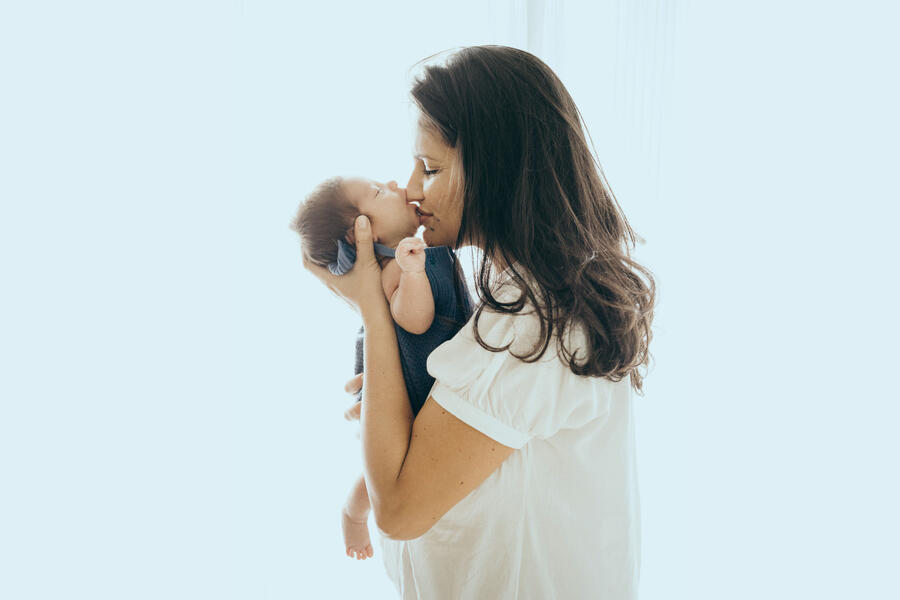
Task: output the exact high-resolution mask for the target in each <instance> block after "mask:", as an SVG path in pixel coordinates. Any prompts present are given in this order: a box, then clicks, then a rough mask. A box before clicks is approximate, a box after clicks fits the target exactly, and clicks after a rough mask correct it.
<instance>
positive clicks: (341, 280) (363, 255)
mask: <svg viewBox="0 0 900 600" xmlns="http://www.w3.org/2000/svg"><path fill="white" fill-rule="evenodd" d="M355 233H356V262H355V263H354V264H353V268H352V269H350V271H348V272H347V273H345V274H343V275H332V274H331V272H330V271H329V270H328V269H326V268H325V267H320V266H318V265H314V264H312V263H310V262H309V261H307V260H306V257H305V256H304V257H303V267H304V268H305V269H306V270H307V271H309V272H310V273H312V274H313V275H315V276H316V277H317V278H318V279H319V281H321V282H322V283H324V284H325V285H326V286H327V287H328V289H330V290H331V291H332V292H334V293H335V295H337V296H338V297H339V298H341V299H342V300H344V301H345V302H346V303H347V304H349V305H350V307H351V308H352V309H353V310H355V311H356V312H358V313H362V312H363V309H364V308H365V307H366V306H367V305H369V304H370V303H373V302H381V303H383V304H385V305H386V304H387V299H386V298H385V297H384V289H383V288H382V286H381V267H380V266H379V265H378V261H377V260H375V248H374V246H373V245H372V228H371V227H370V226H369V219H368V218H366V216H365V215H360V216H359V217H357V219H356V223H355Z"/></svg>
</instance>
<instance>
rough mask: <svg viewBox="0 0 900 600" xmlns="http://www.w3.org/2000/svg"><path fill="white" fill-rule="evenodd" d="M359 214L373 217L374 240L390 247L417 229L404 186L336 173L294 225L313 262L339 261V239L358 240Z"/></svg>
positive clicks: (313, 195)
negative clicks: (355, 224) (356, 231)
mask: <svg viewBox="0 0 900 600" xmlns="http://www.w3.org/2000/svg"><path fill="white" fill-rule="evenodd" d="M359 215H366V216H367V217H368V218H369V223H370V224H371V226H372V237H373V239H374V240H375V241H376V242H378V243H380V244H384V245H385V246H389V247H391V248H395V247H396V246H397V244H399V243H400V240H402V239H403V238H406V237H410V236H413V235H415V234H416V230H417V229H418V228H419V217H418V216H417V215H416V207H415V205H413V204H407V202H406V190H404V189H402V188H400V187H398V186H397V182H396V181H390V182H388V183H386V184H383V183H378V182H375V181H372V180H371V179H363V178H360V177H352V178H346V179H345V178H342V177H332V178H331V179H327V180H325V181H323V182H322V183H320V184H319V185H318V186H316V188H315V189H314V190H313V191H312V192H311V193H310V194H309V195H308V196H307V197H306V200H304V202H303V204H301V205H300V210H299V211H298V212H297V216H296V217H295V218H294V220H293V222H292V223H291V229H293V230H294V231H296V232H297V233H298V234H300V239H301V241H302V244H303V253H304V254H305V255H306V257H307V258H308V259H309V261H310V262H312V263H313V264H316V265H320V266H323V267H327V266H328V265H329V264H332V263H334V262H335V261H336V260H337V253H338V244H337V242H338V240H340V239H344V240H346V241H347V242H348V243H350V244H353V243H355V237H354V235H353V224H354V222H355V221H356V217H358V216H359Z"/></svg>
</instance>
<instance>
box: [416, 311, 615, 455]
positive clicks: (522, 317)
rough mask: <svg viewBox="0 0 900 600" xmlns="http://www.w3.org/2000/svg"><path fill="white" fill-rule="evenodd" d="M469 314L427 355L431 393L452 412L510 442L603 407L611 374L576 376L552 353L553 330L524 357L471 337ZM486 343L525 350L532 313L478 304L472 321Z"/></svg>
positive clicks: (520, 442)
mask: <svg viewBox="0 0 900 600" xmlns="http://www.w3.org/2000/svg"><path fill="white" fill-rule="evenodd" d="M474 321H475V319H474V317H473V318H472V319H470V320H469V322H468V323H467V324H466V325H465V327H463V328H462V329H461V330H460V331H459V332H458V333H457V334H456V336H454V337H453V338H452V339H450V340H448V341H446V342H444V343H443V344H441V345H440V346H438V347H437V348H436V349H435V350H434V351H433V352H432V353H431V355H430V356H429V357H428V363H427V365H428V373H429V374H430V375H431V376H432V377H434V378H435V383H434V386H433V387H432V388H431V396H432V397H433V398H434V400H435V401H436V402H437V403H438V404H440V405H441V406H442V407H443V408H444V409H445V410H447V411H448V412H450V413H452V414H453V415H454V416H456V417H457V418H458V419H460V420H461V421H463V422H464V423H466V424H467V425H469V426H470V427H473V428H475V429H477V430H478V431H480V432H482V433H484V434H485V435H487V436H488V437H490V438H493V439H494V440H496V441H498V442H499V443H501V444H503V445H504V446H508V447H510V448H516V449H518V448H521V447H523V446H524V445H525V444H526V443H528V441H529V440H530V439H531V438H533V437H538V438H547V437H550V436H552V435H554V434H555V433H557V432H558V431H559V430H561V429H564V428H575V427H580V426H582V425H584V424H586V423H587V422H588V421H590V420H593V419H596V418H599V417H603V416H605V415H607V414H608V412H609V403H610V399H611V388H610V382H609V381H608V380H606V379H601V378H596V377H580V376H578V375H575V374H574V373H572V371H571V369H570V368H569V366H568V364H567V363H565V362H563V361H562V360H560V358H559V356H558V354H557V348H556V338H555V337H554V338H553V339H551V340H550V346H549V347H548V348H547V351H546V353H545V354H544V356H543V357H541V359H540V360H538V361H537V362H532V363H526V362H524V361H522V360H520V359H518V358H516V357H515V356H512V355H511V354H510V352H509V351H508V350H505V351H502V352H491V351H490V350H487V349H485V348H483V347H482V346H481V345H480V344H479V343H478V342H477V341H476V339H475V335H474V331H473V326H474ZM478 331H479V332H480V333H481V337H482V339H483V340H485V341H486V342H487V343H488V344H490V345H491V346H494V347H497V346H505V345H506V344H507V343H509V342H510V341H512V342H513V346H512V349H513V350H514V351H515V352H516V353H517V354H520V355H521V354H524V353H525V351H527V350H529V349H530V348H531V347H532V346H533V345H534V340H536V339H538V338H539V336H540V322H539V320H538V318H537V316H536V315H534V314H533V313H531V314H515V315H509V314H502V313H496V312H492V311H489V310H487V309H485V311H484V313H483V314H482V316H481V318H480V320H479V322H478Z"/></svg>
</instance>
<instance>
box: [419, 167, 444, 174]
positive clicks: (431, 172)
mask: <svg viewBox="0 0 900 600" xmlns="http://www.w3.org/2000/svg"><path fill="white" fill-rule="evenodd" d="M422 169H423V170H424V171H425V174H426V175H434V174H435V173H437V172H438V171H440V169H431V170H428V169H426V168H425V167H422Z"/></svg>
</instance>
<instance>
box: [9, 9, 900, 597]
mask: <svg viewBox="0 0 900 600" xmlns="http://www.w3.org/2000/svg"><path fill="white" fill-rule="evenodd" d="M538 9H540V11H541V12H540V13H537V12H536V11H537V10H538ZM529 11H530V12H529ZM897 17H898V14H897V11H896V9H893V8H892V6H891V5H890V4H889V3H886V2H883V3H876V2H861V3H854V4H852V5H851V4H849V3H847V4H834V3H828V4H827V5H823V4H822V3H812V2H808V3H802V2H787V3H785V2H762V3H759V2H756V3H753V4H752V5H751V4H745V3H735V2H732V3H722V2H699V1H695V2H662V1H651V2H641V3H632V2H624V1H622V2H612V1H606V2H600V3H589V2H575V1H566V2H514V1H499V0H498V1H492V2H488V3H484V2H476V1H475V0H466V1H463V2H454V3H452V4H451V3H444V4H426V5H423V4H420V3H412V2H408V1H404V2H398V3H385V4H384V5H381V6H377V5H374V4H372V3H363V2H358V3H353V2H333V3H330V4H326V3H321V4H320V5H318V6H315V7H310V6H308V5H306V4H305V3H291V2H240V3H239V2H229V3H218V2H205V3H204V2H153V3H150V2H144V3H135V2H132V3H127V4H125V3H115V2H87V3H61V2H56V3H53V2H29V3H27V4H26V3H4V4H2V5H0V207H2V208H0V211H2V212H0V277H2V279H0V286H2V288H0V289H2V292H0V305H2V311H0V369H2V371H0V597H2V598H10V599H26V598H28V599H30V598H41V599H44V598H54V599H56V598H59V599H69V598H90V599H92V600H97V599H101V598H102V599H106V598H109V599H120V598H129V599H142V598H148V599H149V598H154V599H156V598H166V599H182V598H184V599H196V598H216V599H220V598H235V599H237V598H241V599H244V598H246V599H251V598H252V599H258V598H271V599H280V598H345V597H367V598H390V597H393V588H392V587H391V585H390V583H389V582H388V580H387V578H386V575H385V574H384V570H383V568H382V565H381V554H380V549H379V548H377V545H376V556H375V557H374V559H371V560H368V561H365V562H356V561H353V560H351V559H349V558H347V557H346V556H344V554H343V548H342V541H341V535H340V523H339V519H338V511H339V508H340V506H341V503H342V502H343V500H344V498H345V496H346V494H347V492H348V490H349V486H350V484H351V482H352V481H353V479H354V477H355V476H356V475H357V474H358V472H359V470H360V467H361V459H360V448H359V441H358V440H357V439H356V438H355V435H354V434H355V431H356V428H357V425H356V424H352V425H351V424H349V423H347V422H345V421H344V420H343V419H342V417H341V415H342V413H343V410H344V409H345V408H346V406H347V405H348V404H349V399H348V397H345V395H344V394H343V392H342V389H341V388H342V386H343V383H344V381H345V380H346V379H347V377H348V375H349V374H350V373H351V371H352V363H351V361H352V338H353V333H354V331H355V330H356V328H357V327H358V321H357V319H356V317H355V315H353V314H352V313H351V312H349V310H348V309H347V308H346V307H344V305H343V304H341V303H340V302H338V301H337V300H335V299H333V298H332V297H331V296H330V294H329V293H328V292H327V290H325V289H324V288H323V287H322V286H320V285H319V284H318V282H316V281H315V280H314V279H313V278H312V277H311V276H309V275H307V274H306V273H304V272H303V271H302V269H301V268H300V265H299V249H298V245H297V240H296V239H295V236H294V235H293V234H292V233H291V232H290V231H289V230H288V228H287V226H288V221H289V219H290V217H291V216H292V214H293V212H294V210H295V208H296V206H297V204H298V202H299V200H300V199H301V198H302V196H303V195H304V194H305V193H306V192H307V191H308V190H309V189H310V188H311V186H312V185H314V184H315V183H316V182H317V181H319V180H320V179H322V178H324V177H326V176H329V175H332V174H336V173H347V174H354V173H358V174H363V175H369V176H373V177H376V178H382V179H390V178H396V179H398V180H399V181H400V182H401V184H402V183H404V181H405V178H406V176H407V174H408V170H409V168H410V166H411V160H410V158H409V156H410V146H411V137H410V127H409V113H408V101H407V96H406V91H407V89H408V78H409V68H410V67H411V66H412V65H413V64H414V63H415V62H416V61H418V60H419V59H421V58H424V57H426V56H428V55H430V54H432V53H434V52H437V51H440V50H444V49H447V48H450V47H454V46H460V45H468V44H476V43H488V42H491V43H506V44H515V45H519V46H521V47H528V48H530V49H532V50H534V51H535V52H537V53H538V54H539V55H541V56H542V57H544V58H545V59H546V60H547V62H548V63H550V64H551V66H553V67H554V68H555V69H556V70H557V72H558V73H559V74H560V76H561V77H562V78H563V80H564V82H565V83H566V84H567V85H568V86H569V89H570V91H571V92H572V94H573V96H574V97H575V100H576V102H577V103H578V104H579V106H580V108H581V110H582V112H583V113H584V116H585V119H586V120H587V122H588V125H589V127H590V131H591V134H592V136H593V140H594V143H595V145H596V148H597V152H598V155H599V158H600V160H601V162H602V163H603V165H604V169H605V171H606V175H607V177H608V179H609V181H610V184H611V185H612V189H613V191H614V192H615V193H616V196H617V197H618V199H619V202H620V203H621V205H622V206H623V208H624V209H625V212H626V214H627V215H628V217H629V219H630V220H631V223H632V225H633V226H634V227H635V229H636V230H637V232H638V233H639V234H640V235H641V236H643V237H644V238H645V239H646V244H644V245H642V246H640V247H639V248H638V249H637V250H636V255H637V257H638V259H639V260H641V261H643V262H644V263H645V264H647V265H648V266H649V267H650V268H651V269H652V270H653V271H654V272H655V273H656V275H657V282H658V284H659V292H660V295H659V309H658V315H657V319H656V326H655V333H656V338H655V339H654V342H653V346H652V348H651V349H652V351H653V354H654V359H655V363H654V367H653V370H652V371H651V373H650V375H649V376H648V378H647V381H646V390H647V395H646V397H644V398H638V399H637V406H638V443H639V457H640V465H639V466H640V477H641V482H640V483H641V495H642V504H643V517H644V521H643V540H644V552H643V574H642V591H643V597H644V598H660V599H669V598H691V599H700V598H704V599H706V598H708V599H718V598H732V599H738V598H748V599H749V598H760V597H766V598H799V597H816V598H848V597H853V598H892V597H898V596H900V586H898V584H897V583H896V579H895V578H894V576H892V575H891V573H890V569H893V568H895V567H896V563H897V558H898V557H897V552H896V539H897V538H898V535H900V523H898V517H897V514H896V507H897V506H898V505H900V493H898V490H897V485H896V470H897V456H898V450H900V448H898V444H897V442H896V434H895V431H894V429H895V423H896V422H897V417H898V416H900V410H898V408H897V400H900V398H898V394H897V392H896V391H895V388H894V364H893V363H894V362H895V360H894V359H896V358H897V356H898V354H897V351H896V339H897V337H896V336H897V333H898V323H897V321H898V319H897V315H896V307H897V305H898V297H897V292H896V289H895V288H896V285H895V279H896V267H895V265H894V259H896V257H897V255H898V252H897V249H896V242H895V241H894V239H895V232H896V231H895V230H896V226H895V222H896V218H897V216H898V210H897V203H898V202H900V193H898V191H897V189H898V188H897V185H896V183H895V181H894V179H895V175H896V174H897V172H898V170H897V164H898V158H900V156H898V151H897V143H896V140H897V139H898V134H900V126H898V117H897V111H896V107H897V106H900V98H898V90H897V78H896V62H897V56H898V50H900V48H898V44H897V42H896V41H895V40H896V36H895V35H894V31H893V28H894V24H896V22H897ZM563 506H564V499H561V507H563Z"/></svg>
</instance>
